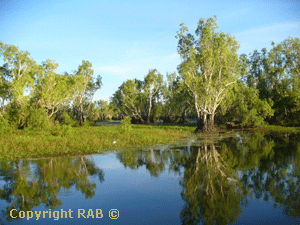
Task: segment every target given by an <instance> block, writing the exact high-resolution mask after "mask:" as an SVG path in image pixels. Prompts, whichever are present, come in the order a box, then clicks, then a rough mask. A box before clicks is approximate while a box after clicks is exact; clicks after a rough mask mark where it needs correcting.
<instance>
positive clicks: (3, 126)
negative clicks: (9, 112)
mask: <svg viewBox="0 0 300 225" xmlns="http://www.w3.org/2000/svg"><path fill="white" fill-rule="evenodd" d="M11 133H12V127H11V126H10V124H9V122H8V120H7V119H5V118H4V117H0V134H1V135H4V134H11Z"/></svg>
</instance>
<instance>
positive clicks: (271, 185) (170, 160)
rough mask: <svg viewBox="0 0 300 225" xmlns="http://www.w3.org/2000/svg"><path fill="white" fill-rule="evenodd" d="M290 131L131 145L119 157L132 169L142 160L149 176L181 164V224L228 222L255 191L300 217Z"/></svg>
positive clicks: (295, 141)
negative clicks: (162, 146)
mask: <svg viewBox="0 0 300 225" xmlns="http://www.w3.org/2000/svg"><path fill="white" fill-rule="evenodd" d="M288 136H289V138H287V137H286V135H285V136H282V135H277V136H274V135H264V134H260V133H256V134H251V133H245V134H241V135H238V136H237V137H235V138H232V137H231V138H225V139H223V140H221V141H216V138H210V139H205V140H202V142H201V143H199V144H195V145H194V146H191V147H176V148H174V149H172V150H169V151H161V150H150V151H132V150H129V151H124V152H122V153H120V154H119V155H118V158H119V160H120V161H121V162H122V163H123V164H124V166H125V167H130V168H132V169H137V168H139V167H140V166H143V165H146V168H147V169H148V171H149V172H150V174H151V175H152V176H159V174H160V173H161V172H162V171H163V170H164V167H165V166H166V165H168V166H169V168H168V169H169V171H173V172H175V173H178V174H180V173H181V171H182V170H181V169H184V174H183V179H182V181H181V182H180V184H181V186H182V187H183V190H182V198H183V200H184V201H185V203H186V204H185V206H184V208H183V210H182V211H181V214H180V217H181V221H182V223H183V224H197V223H199V222H200V221H202V222H203V224H232V223H234V222H235V221H236V220H237V219H238V217H239V216H240V215H241V212H242V206H247V204H248V201H247V199H249V197H253V196H254V197H255V198H257V199H258V198H261V197H262V196H263V197H264V200H266V201H267V200H268V199H270V198H271V199H272V200H273V201H274V202H275V206H274V207H276V206H277V205H280V206H283V207H284V212H285V213H286V214H287V215H289V216H291V217H300V212H299V205H300V203H299V184H300V183H299V181H300V177H299V172H300V169H299V167H300V166H299V165H300V157H299V156H300V147H299V146H300V145H299V140H300V138H299V135H296V136H293V137H292V136H290V135H288Z"/></svg>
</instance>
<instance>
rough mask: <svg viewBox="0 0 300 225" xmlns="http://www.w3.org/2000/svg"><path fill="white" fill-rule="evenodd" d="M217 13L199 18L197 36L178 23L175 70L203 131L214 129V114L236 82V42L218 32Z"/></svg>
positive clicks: (231, 37)
mask: <svg viewBox="0 0 300 225" xmlns="http://www.w3.org/2000/svg"><path fill="white" fill-rule="evenodd" d="M217 28H218V27H217V24H216V16H215V17H214V18H208V19H203V18H201V19H200V20H199V23H198V27H197V29H196V31H195V33H196V36H198V39H197V40H196V39H195V37H194V36H193V35H192V34H190V33H187V32H188V28H187V27H185V26H184V24H181V28H180V30H179V31H178V32H177V36H176V37H177V38H178V39H179V41H178V47H177V49H178V53H179V54H180V57H181V59H182V63H181V64H180V65H179V66H178V71H179V74H180V75H181V77H182V78H183V80H184V82H185V84H186V85H187V86H188V89H189V91H190V93H191V95H192V97H193V99H194V104H195V109H196V111H197V116H198V119H199V120H200V119H202V118H201V117H202V116H203V124H204V126H203V128H200V127H199V129H203V131H211V130H213V128H214V116H215V113H216V110H217V109H218V107H219V105H220V104H221V103H222V101H223V100H224V99H225V98H226V97H227V95H228V92H229V91H230V90H231V89H232V87H233V84H234V83H235V82H236V81H237V76H236V75H237V74H238V54H237V50H238V48H239V46H238V43H237V41H236V40H235V39H234V37H233V36H231V35H230V34H224V33H223V32H217V31H216V29H217Z"/></svg>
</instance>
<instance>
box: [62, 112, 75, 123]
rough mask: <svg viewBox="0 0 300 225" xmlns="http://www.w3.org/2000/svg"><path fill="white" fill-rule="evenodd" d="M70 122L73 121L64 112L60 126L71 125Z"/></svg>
mask: <svg viewBox="0 0 300 225" xmlns="http://www.w3.org/2000/svg"><path fill="white" fill-rule="evenodd" d="M72 122H73V119H72V118H71V117H70V116H69V114H68V113H67V112H64V113H63V116H62V124H64V125H71V124H72Z"/></svg>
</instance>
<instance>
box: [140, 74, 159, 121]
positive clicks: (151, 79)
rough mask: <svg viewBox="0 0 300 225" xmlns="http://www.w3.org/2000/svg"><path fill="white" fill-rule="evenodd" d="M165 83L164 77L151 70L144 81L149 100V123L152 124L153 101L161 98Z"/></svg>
mask: <svg viewBox="0 0 300 225" xmlns="http://www.w3.org/2000/svg"><path fill="white" fill-rule="evenodd" d="M162 83H163V76H162V75H161V74H160V73H159V72H158V71H157V70H156V69H153V70H149V73H148V74H147V75H146V77H145V79H144V87H143V89H144V93H145V94H147V98H148V112H147V123H150V116H151V109H152V105H153V103H152V102H153V99H154V98H159V94H160V92H161V88H162Z"/></svg>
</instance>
